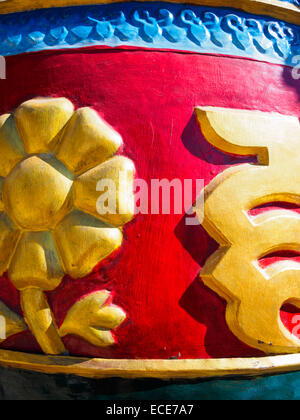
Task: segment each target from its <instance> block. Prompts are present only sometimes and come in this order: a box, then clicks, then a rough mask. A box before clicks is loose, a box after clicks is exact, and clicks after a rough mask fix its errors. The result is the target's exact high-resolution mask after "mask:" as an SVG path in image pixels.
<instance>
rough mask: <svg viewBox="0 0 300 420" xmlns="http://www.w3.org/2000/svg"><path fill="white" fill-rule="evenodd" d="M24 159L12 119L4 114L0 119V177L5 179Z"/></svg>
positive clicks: (21, 145)
mask: <svg viewBox="0 0 300 420" xmlns="http://www.w3.org/2000/svg"><path fill="white" fill-rule="evenodd" d="M24 157H25V151H24V146H23V144H22V141H21V139H20V136H19V133H18V130H17V127H16V124H15V121H14V118H13V117H12V115H9V114H6V115H2V116H1V117H0V176H1V177H6V176H7V175H8V174H9V173H10V171H11V170H12V169H13V168H14V167H15V166H16V164H17V163H19V162H20V161H21V160H22V159H23V158H24Z"/></svg>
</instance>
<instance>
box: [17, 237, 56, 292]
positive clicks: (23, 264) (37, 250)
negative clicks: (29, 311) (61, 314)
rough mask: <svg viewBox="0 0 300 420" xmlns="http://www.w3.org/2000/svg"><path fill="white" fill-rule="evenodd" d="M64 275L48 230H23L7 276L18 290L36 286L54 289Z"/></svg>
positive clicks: (43, 288)
mask: <svg viewBox="0 0 300 420" xmlns="http://www.w3.org/2000/svg"><path fill="white" fill-rule="evenodd" d="M63 276H64V270H63V268H62V266H61V263H60V260H59V257H58V254H57V250H56V247H55V243H54V239H53V237H52V234H51V233H50V232H25V233H23V236H22V238H21V240H20V242H19V244H18V246H17V249H16V252H15V255H14V257H13V260H12V262H11V265H10V268H9V277H10V279H11V281H12V282H13V284H14V285H15V287H16V288H17V289H18V290H21V289H25V288H27V287H36V288H40V289H42V290H54V289H56V288H57V287H58V286H59V284H60V282H61V280H62V278H63Z"/></svg>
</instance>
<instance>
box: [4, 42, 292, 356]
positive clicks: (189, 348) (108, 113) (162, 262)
mask: <svg viewBox="0 0 300 420" xmlns="http://www.w3.org/2000/svg"><path fill="white" fill-rule="evenodd" d="M7 74H8V79H7V80H6V81H0V113H6V112H8V111H10V110H12V109H13V108H15V107H16V106H18V105H19V104H20V103H21V102H23V101H24V100H27V99H30V98H32V97H35V96H66V97H68V98H69V99H71V100H72V101H73V102H74V103H75V105H76V106H77V107H80V106H92V107H94V108H95V109H96V110H97V111H98V112H99V113H100V114H101V115H102V116H103V117H104V118H105V120H107V121H108V122H109V123H110V124H111V125H113V126H114V127H115V129H116V130H117V131H118V132H119V133H120V134H121V135H122V136H123V139H124V143H125V147H124V150H123V151H122V153H123V154H125V155H127V156H129V157H130V158H131V159H132V160H133V161H134V162H135V165H136V168H137V173H138V176H139V177H140V178H143V179H145V180H147V181H149V180H150V179H152V178H155V179H157V178H159V179H162V178H167V179H173V178H179V179H194V180H196V179H200V178H204V179H205V182H206V183H208V182H210V181H211V180H212V179H213V178H214V176H215V175H216V174H218V173H219V172H220V171H222V170H224V168H226V167H227V166H228V165H233V164H238V163H240V162H242V161H243V159H240V158H234V157H232V156H226V155H225V154H223V153H221V152H218V151H216V150H214V149H213V148H212V147H211V146H210V145H208V143H206V141H205V140H204V138H203V136H202V135H201V133H200V130H199V128H198V126H197V124H196V122H195V118H194V116H193V110H194V107H195V106H197V105H211V106H220V107H231V108H244V109H258V110H261V111H267V112H270V111H275V112H281V113H283V114H293V115H298V116H300V100H299V97H300V87H299V84H298V85H297V84H296V82H293V81H292V79H291V77H290V69H289V68H287V67H283V66H279V65H271V64H266V63H262V62H255V61H251V60H246V59H237V58H230V57H217V56H209V55H199V54H189V53H175V52H156V51H149V50H144V51H143V50H130V51H126V50H111V49H107V50H103V49H97V48H91V49H85V50H78V51H76V50H72V51H59V52H44V53H35V54H28V55H22V56H18V57H10V58H8V59H7ZM299 140H300V139H299ZM232 204H233V205H234V203H232ZM216 248H217V244H215V243H214V241H213V240H212V239H210V238H209V237H208V235H207V234H206V233H205V231H204V230H203V229H202V228H201V227H199V226H194V227H187V226H185V223H184V215H171V216H166V215H165V216H162V215H153V216H151V215H139V216H137V217H136V218H135V219H134V221H133V222H131V223H130V224H129V225H127V226H126V229H125V241H124V244H123V246H122V248H121V249H120V250H118V251H117V252H116V253H115V254H114V255H112V256H111V257H110V258H109V259H108V260H106V261H104V262H102V263H101V264H100V265H99V266H98V267H97V268H96V269H95V271H94V273H93V274H91V275H90V276H88V277H87V278H85V279H82V280H72V279H70V278H65V280H64V281H63V283H62V285H61V286H60V287H59V289H58V290H56V291H54V292H52V293H49V301H50V303H51V305H52V307H53V309H54V313H55V316H56V318H57V320H58V322H59V323H60V322H61V321H62V320H63V317H64V316H65V314H66V312H67V310H68V308H69V307H70V306H71V305H72V304H73V303H74V301H76V300H77V299H78V298H80V297H81V296H82V295H85V294H87V293H89V292H91V291H94V290H99V289H102V288H107V289H109V290H113V291H114V293H115V298H114V302H115V303H116V304H118V305H120V306H121V307H122V308H124V309H125V310H126V311H127V313H128V320H127V321H125V323H124V324H123V325H122V326H121V327H120V328H119V329H118V330H117V331H116V337H117V339H118V344H117V345H115V346H114V347H112V348H109V349H98V348H95V347H92V346H90V345H88V344H86V343H85V342H84V341H82V340H80V339H78V338H76V337H68V338H66V339H65V343H66V345H67V347H68V349H69V350H70V353H71V354H74V355H86V356H100V357H116V358H127V357H128V358H134V357H138V358H170V357H181V358H210V357H235V356H256V355H260V354H261V353H260V352H258V351H256V350H253V349H250V348H248V347H247V346H245V345H243V344H242V343H240V342H239V341H238V340H237V339H236V338H235V337H234V336H233V335H232V334H231V332H230V331H229V330H228V328H227V326H226V323H225V320H224V311H225V303H224V302H223V301H222V300H221V299H220V298H219V297H218V296H217V295H215V294H214V293H213V292H212V291H210V290H209V289H207V288H206V287H205V286H204V285H203V284H202V283H201V280H200V279H199V273H200V271H201V267H202V266H203V264H204V262H205V260H206V258H207V257H208V256H209V255H211V253H212V252H213V251H215V249H216ZM0 299H1V300H3V301H4V302H5V303H6V304H8V305H9V306H10V307H11V308H13V309H14V310H18V311H20V307H19V304H18V293H17V292H16V290H14V288H13V286H12V285H11V283H10V282H9V280H8V279H7V277H3V278H2V279H1V281H0ZM286 316H288V315H286V314H283V318H285V317H286ZM3 347H5V348H14V349H18V350H29V351H38V346H37V344H36V343H35V341H34V339H33V337H32V336H31V334H30V333H26V334H21V335H19V336H16V337H13V338H11V339H10V340H8V341H7V342H6V343H5V344H3Z"/></svg>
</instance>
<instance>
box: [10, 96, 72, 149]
mask: <svg viewBox="0 0 300 420" xmlns="http://www.w3.org/2000/svg"><path fill="white" fill-rule="evenodd" d="M73 111H74V108H73V105H72V103H71V102H70V101H68V100H67V99H64V98H58V99H53V98H49V99H48V98H37V99H32V100H31V101H27V102H25V103H24V104H22V105H21V106H19V108H18V109H17V110H16V112H15V113H14V118H15V121H16V125H17V128H18V131H19V134H20V136H21V138H22V141H23V143H24V146H25V149H26V152H27V153H28V154H33V153H48V152H50V151H52V150H53V148H54V146H55V144H56V143H57V141H58V134H59V132H60V131H61V129H62V128H63V127H64V125H65V124H66V123H67V122H68V120H69V119H70V117H71V116H72V114H73Z"/></svg>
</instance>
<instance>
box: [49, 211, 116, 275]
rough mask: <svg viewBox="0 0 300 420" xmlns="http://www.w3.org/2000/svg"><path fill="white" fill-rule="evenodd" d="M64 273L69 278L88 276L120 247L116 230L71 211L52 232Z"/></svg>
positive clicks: (88, 216) (85, 215)
mask: <svg viewBox="0 0 300 420" xmlns="http://www.w3.org/2000/svg"><path fill="white" fill-rule="evenodd" d="M54 236H55V240H56V243H57V246H58V248H59V252H60V255H61V257H62V260H63V263H64V267H65V269H66V272H67V273H68V274H69V275H70V276H71V277H73V278H81V277H84V276H86V275H87V274H89V273H90V272H91V271H92V270H93V268H94V267H95V266H96V265H97V263H98V262H100V261H101V260H103V259H104V258H106V257H107V256H108V255H109V254H111V253H112V252H113V251H114V250H116V249H117V248H118V247H119V246H120V245H121V243H122V239H123V235H122V232H121V231H120V229H117V228H114V227H112V226H110V225H107V224H105V223H104V222H101V221H99V220H97V219H95V218H94V217H92V216H90V215H88V214H85V213H82V212H80V211H78V210H74V211H73V212H72V213H70V214H69V215H68V216H66V217H65V219H64V220H63V221H62V222H61V223H60V224H59V225H58V227H57V228H56V229H55V231H54Z"/></svg>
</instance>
